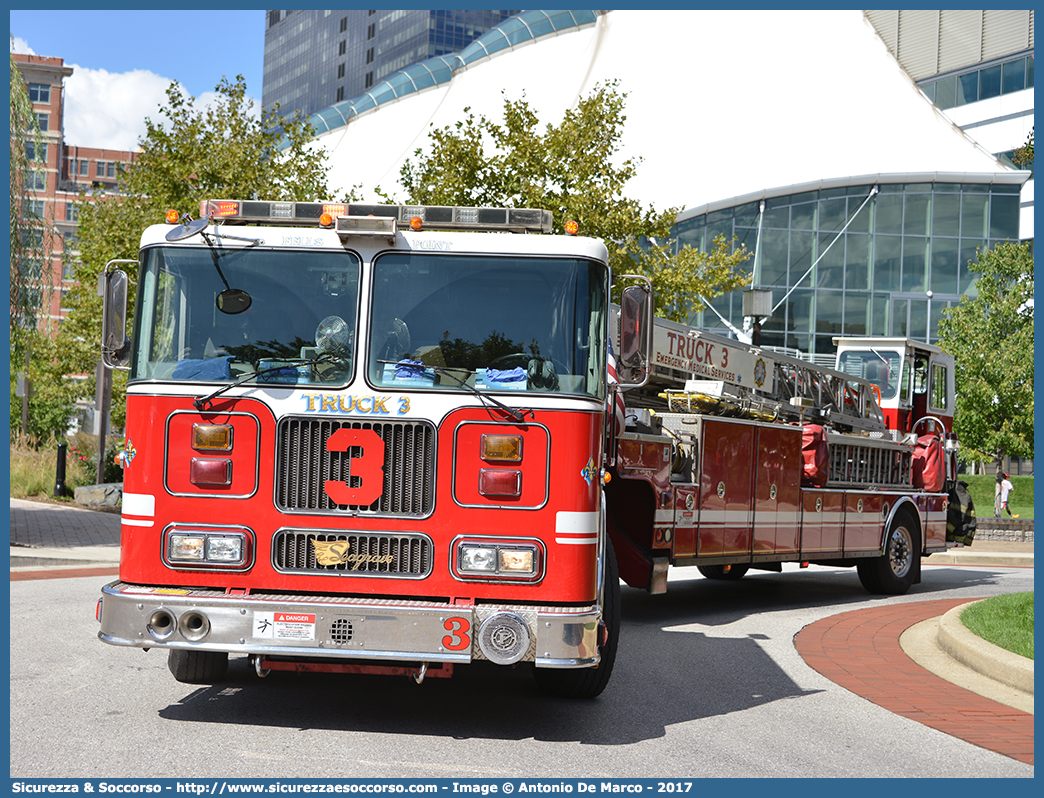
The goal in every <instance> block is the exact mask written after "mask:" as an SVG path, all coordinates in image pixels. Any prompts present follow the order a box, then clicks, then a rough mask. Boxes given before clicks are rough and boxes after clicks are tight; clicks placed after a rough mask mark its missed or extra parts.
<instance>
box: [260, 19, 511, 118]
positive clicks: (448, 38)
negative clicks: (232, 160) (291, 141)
mask: <svg viewBox="0 0 1044 798" xmlns="http://www.w3.org/2000/svg"><path fill="white" fill-rule="evenodd" d="M517 13H518V11H488V10H479V9H475V10H463V11H454V10H435V11H419V10H413V11H387V10H382V11H376V10H348V11H306V10H293V11H267V12H266V21H265V59H264V78H263V87H262V97H261V102H262V104H263V105H264V106H265V107H266V108H270V107H272V106H273V105H274V104H275V103H279V105H280V106H281V108H280V110H281V111H282V113H292V112H293V111H295V110H300V111H301V112H302V113H303V114H304V115H305V116H308V115H310V114H313V113H315V112H316V111H319V110H321V109H323V108H326V107H328V106H331V105H333V104H334V103H339V102H343V101H344V100H348V99H351V98H353V97H358V96H359V95H361V94H363V93H364V92H365V91H367V90H368V89H370V88H372V87H373V86H374V85H375V84H377V83H379V82H381V81H382V80H384V79H385V78H387V77H388V76H389V75H391V74H393V73H395V72H397V71H399V70H400V69H405V68H406V67H408V66H410V65H412V64H416V63H418V62H420V61H425V60H427V59H429V58H433V57H434V56H438V55H443V54H445V53H453V52H457V51H459V50H461V49H463V48H464V47H465V46H466V45H467V44H469V43H470V42H472V41H473V40H474V39H476V38H478V37H479V36H481V35H482V34H483V33H485V32H486V31H488V30H490V29H491V28H494V27H496V26H497V25H499V24H500V23H501V22H503V21H504V20H506V19H508V18H509V17H511V16H513V15H514V14H517Z"/></svg>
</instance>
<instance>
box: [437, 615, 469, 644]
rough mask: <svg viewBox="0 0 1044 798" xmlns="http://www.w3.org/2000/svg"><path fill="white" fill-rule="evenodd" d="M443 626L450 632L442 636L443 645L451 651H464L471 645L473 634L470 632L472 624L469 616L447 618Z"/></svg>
mask: <svg viewBox="0 0 1044 798" xmlns="http://www.w3.org/2000/svg"><path fill="white" fill-rule="evenodd" d="M442 626H443V628H444V629H448V630H449V632H450V633H449V634H448V635H446V636H445V637H444V638H442V645H443V646H445V647H446V648H448V649H449V650H450V651H462V650H464V649H465V648H469V647H470V646H471V636H470V635H469V634H468V630H470V629H471V624H470V623H469V622H468V619H467V618H447V619H446V623H444V624H442Z"/></svg>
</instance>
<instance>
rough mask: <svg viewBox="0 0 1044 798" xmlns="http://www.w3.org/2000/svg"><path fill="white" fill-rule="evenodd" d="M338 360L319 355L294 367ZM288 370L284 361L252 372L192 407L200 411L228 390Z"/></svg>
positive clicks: (193, 403) (223, 386)
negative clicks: (264, 375)
mask: <svg viewBox="0 0 1044 798" xmlns="http://www.w3.org/2000/svg"><path fill="white" fill-rule="evenodd" d="M339 359H341V358H338V357H336V356H335V355H320V356H319V357H317V358H316V359H315V360H302V362H301V363H300V364H296V365H302V366H310V365H312V364H313V363H329V362H330V361H331V360H339ZM288 360H293V358H289V359H288ZM288 368H293V366H292V365H287V362H285V361H284V363H283V364H282V365H281V366H272V367H271V368H267V369H261V370H259V371H252V372H250V373H249V374H247V375H246V376H244V377H241V378H239V379H238V380H236V381H235V382H230V383H229V384H228V385H222V386H221V387H220V388H218V389H217V390H216V391H214V392H213V393H211V394H208V395H207V396H201V397H199V398H198V399H193V400H192V406H193V407H195V408H196V410H202V409H203V407H204V406H205V405H207V404H209V403H210V401H211V400H213V399H216V398H217V397H219V396H221V394H223V393H224V392H225V391H227V390H229V389H230V388H235V387H236V386H237V385H242V384H243V383H246V382H250V381H251V380H253V379H256V378H257V377H260V376H261V375H263V374H271V373H272V372H273V371H285V370H286V369H288Z"/></svg>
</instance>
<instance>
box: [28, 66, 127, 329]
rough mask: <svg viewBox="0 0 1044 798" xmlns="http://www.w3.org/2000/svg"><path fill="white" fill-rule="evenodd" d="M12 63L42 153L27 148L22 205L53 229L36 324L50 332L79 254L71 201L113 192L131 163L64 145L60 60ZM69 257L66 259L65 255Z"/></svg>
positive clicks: (113, 153) (119, 154)
mask: <svg viewBox="0 0 1044 798" xmlns="http://www.w3.org/2000/svg"><path fill="white" fill-rule="evenodd" d="M12 57H13V58H14V61H15V63H16V65H17V67H18V70H19V72H21V74H22V78H23V79H24V80H25V83H26V86H27V87H28V90H29V99H30V100H31V101H32V104H33V109H34V111H35V112H36V116H37V119H38V120H39V123H40V130H41V132H42V134H43V143H42V148H41V149H42V151H41V152H36V151H35V150H36V148H35V147H32V152H31V153H30V160H31V161H34V162H35V163H36V164H37V166H36V168H35V169H34V170H33V171H32V173H31V174H30V176H29V179H28V180H27V185H26V187H25V193H26V202H27V203H28V204H30V206H31V207H32V209H33V211H34V212H35V213H36V214H37V215H39V216H41V217H42V218H43V219H45V220H46V221H47V223H48V224H51V225H53V227H54V229H55V231H56V234H57V235H56V237H55V239H54V246H53V247H52V256H51V263H50V265H49V268H46V269H45V272H44V273H45V275H47V276H48V279H47V280H46V283H47V285H49V287H50V289H51V290H50V291H49V293H48V296H49V304H48V307H46V308H43V309H42V312H41V313H40V324H41V326H42V325H45V324H49V325H50V329H51V331H52V333H53V332H54V331H55V329H56V328H57V322H60V321H61V319H62V317H63V316H64V315H65V310H64V308H63V305H62V299H63V295H64V291H65V289H66V288H67V287H69V286H71V285H72V282H71V281H72V268H71V267H72V265H73V264H74V263H75V262H76V258H77V256H78V246H77V243H76V227H77V226H76V203H77V202H78V201H79V200H80V194H81V192H82V193H84V194H86V195H87V196H91V195H93V194H98V193H109V192H115V191H116V190H117V174H118V172H119V165H120V164H129V163H132V162H133V161H134V153H133V152H129V151H126V150H105V149H98V148H94V147H73V146H69V145H68V144H66V143H65V135H64V133H65V124H64V101H65V94H64V79H65V78H67V77H68V76H69V75H71V74H72V73H73V69H72V67H68V66H65V64H64V61H63V59H61V58H52V57H48V56H39V55H22V54H19V53H14V54H13V56H12ZM67 255H68V256H69V257H66V256H67Z"/></svg>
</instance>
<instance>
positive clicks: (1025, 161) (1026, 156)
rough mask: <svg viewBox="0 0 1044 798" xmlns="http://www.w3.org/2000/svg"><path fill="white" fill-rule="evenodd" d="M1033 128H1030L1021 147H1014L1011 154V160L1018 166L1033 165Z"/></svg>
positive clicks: (1026, 166) (1027, 166)
mask: <svg viewBox="0 0 1044 798" xmlns="http://www.w3.org/2000/svg"><path fill="white" fill-rule="evenodd" d="M1035 129H1036V128H1033V129H1031V130H1030V132H1029V136H1028V137H1027V139H1026V143H1025V144H1023V145H1022V146H1021V147H1016V148H1015V154H1014V155H1013V156H1012V158H1011V160H1013V161H1014V162H1015V163H1016V164H1018V165H1019V166H1022V167H1025V168H1029V167H1031V166H1033V132H1034V130H1035Z"/></svg>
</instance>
